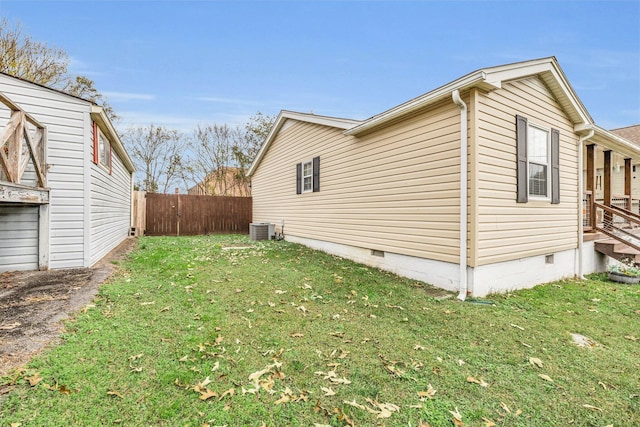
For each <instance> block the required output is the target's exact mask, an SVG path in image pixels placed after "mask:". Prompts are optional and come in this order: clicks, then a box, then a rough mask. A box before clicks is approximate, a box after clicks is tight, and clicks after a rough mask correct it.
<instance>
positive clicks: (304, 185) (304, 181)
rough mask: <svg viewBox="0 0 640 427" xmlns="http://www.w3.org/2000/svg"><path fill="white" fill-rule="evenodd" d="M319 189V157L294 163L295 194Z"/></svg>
mask: <svg viewBox="0 0 640 427" xmlns="http://www.w3.org/2000/svg"><path fill="white" fill-rule="evenodd" d="M318 191H320V157H314V158H313V159H312V160H309V161H307V162H302V163H298V164H297V165H296V194H302V193H309V192H314V193H316V192H318Z"/></svg>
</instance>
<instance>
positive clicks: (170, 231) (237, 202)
mask: <svg viewBox="0 0 640 427" xmlns="http://www.w3.org/2000/svg"><path fill="white" fill-rule="evenodd" d="M136 193H137V195H136V197H135V201H136V203H134V204H135V205H136V213H134V221H135V223H136V224H135V227H136V230H137V229H138V227H140V225H139V222H140V221H141V218H140V217H141V215H140V214H139V213H140V210H141V206H140V205H142V203H141V196H139V194H140V193H141V192H136ZM142 194H145V193H142ZM145 196H146V197H145ZM145 196H142V197H143V198H142V200H144V202H145V203H144V205H145V210H146V213H145V214H144V218H145V220H144V222H145V224H144V225H143V226H142V230H144V234H145V235H147V236H193V235H201V234H235V233H238V234H248V233H249V223H250V222H251V214H252V199H251V197H228V196H191V195H184V194H155V193H146V195H145ZM136 234H142V233H141V232H137V233H136Z"/></svg>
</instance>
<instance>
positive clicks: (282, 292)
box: [275, 289, 287, 295]
mask: <svg viewBox="0 0 640 427" xmlns="http://www.w3.org/2000/svg"><path fill="white" fill-rule="evenodd" d="M275 292H276V295H282V294H286V293H287V291H282V290H280V289H276V291H275Z"/></svg>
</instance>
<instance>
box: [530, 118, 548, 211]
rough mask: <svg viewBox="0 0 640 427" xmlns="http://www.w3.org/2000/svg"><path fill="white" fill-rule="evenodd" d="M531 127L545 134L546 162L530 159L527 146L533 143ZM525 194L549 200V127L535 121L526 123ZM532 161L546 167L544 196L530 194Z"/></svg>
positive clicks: (534, 198)
mask: <svg viewBox="0 0 640 427" xmlns="http://www.w3.org/2000/svg"><path fill="white" fill-rule="evenodd" d="M531 129H535V130H538V131H542V132H544V133H546V134H547V143H546V144H547V147H546V149H547V159H546V163H544V164H543V163H540V162H535V161H531V157H532V156H531V155H530V154H529V148H530V147H531V144H532V143H533V138H531V133H530V131H531ZM527 140H528V141H527V194H528V196H529V199H530V200H540V201H549V200H551V128H548V127H545V126H540V125H538V124H535V123H531V122H529V123H528V124H527ZM532 163H534V164H536V165H543V166H545V167H546V171H547V173H546V175H547V176H546V184H547V186H546V193H547V195H546V196H543V195H539V194H532V193H531V188H530V183H531V175H530V173H531V166H530V165H531V164H532Z"/></svg>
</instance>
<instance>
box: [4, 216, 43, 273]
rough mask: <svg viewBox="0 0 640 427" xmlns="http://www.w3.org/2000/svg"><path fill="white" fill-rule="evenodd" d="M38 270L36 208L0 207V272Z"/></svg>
mask: <svg viewBox="0 0 640 427" xmlns="http://www.w3.org/2000/svg"><path fill="white" fill-rule="evenodd" d="M37 268H38V206H11V205H7V204H5V205H0V272H2V271H12V270H36V269H37Z"/></svg>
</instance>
